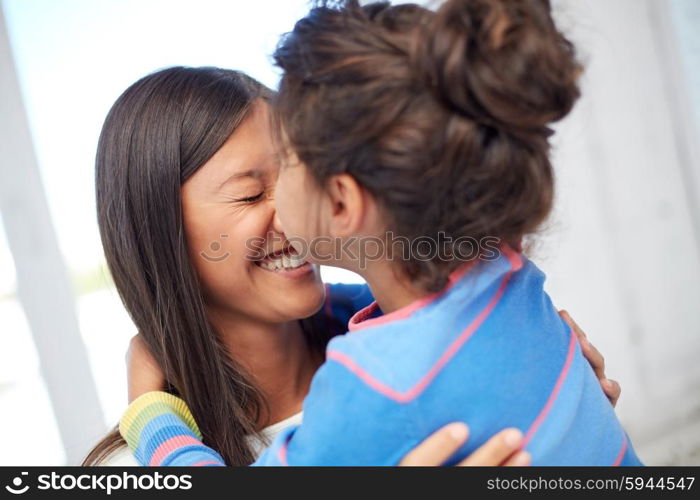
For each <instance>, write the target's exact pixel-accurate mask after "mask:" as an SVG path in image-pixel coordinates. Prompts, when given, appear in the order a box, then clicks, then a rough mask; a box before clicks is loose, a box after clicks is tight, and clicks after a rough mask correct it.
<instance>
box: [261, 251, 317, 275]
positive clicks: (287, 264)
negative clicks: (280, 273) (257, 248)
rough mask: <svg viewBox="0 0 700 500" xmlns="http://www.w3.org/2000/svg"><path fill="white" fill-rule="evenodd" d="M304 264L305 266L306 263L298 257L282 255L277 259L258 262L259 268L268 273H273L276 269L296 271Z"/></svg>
mask: <svg viewBox="0 0 700 500" xmlns="http://www.w3.org/2000/svg"><path fill="white" fill-rule="evenodd" d="M304 264H306V261H305V260H304V259H302V258H301V256H300V255H287V254H283V255H281V256H279V257H275V258H271V259H270V258H268V259H266V260H264V261H262V262H260V267H262V268H263V269H267V270H269V271H275V270H278V269H296V268H297V267H301V266H303V265H304Z"/></svg>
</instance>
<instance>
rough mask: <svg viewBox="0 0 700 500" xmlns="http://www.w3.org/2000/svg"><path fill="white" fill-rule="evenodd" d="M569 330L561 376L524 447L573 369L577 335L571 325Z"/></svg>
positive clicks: (529, 431)
mask: <svg viewBox="0 0 700 500" xmlns="http://www.w3.org/2000/svg"><path fill="white" fill-rule="evenodd" d="M569 331H570V335H569V350H568V352H567V354H566V360H565V361H564V366H563V368H562V369H561V372H559V377H558V378H557V382H556V383H555V384H554V389H552V392H551V394H550V395H549V399H547V403H545V405H544V407H543V408H542V410H541V411H540V414H539V415H537V418H536V419H535V421H534V422H533V423H532V425H531V426H530V429H529V430H528V431H527V434H525V440H524V441H523V444H522V447H523V448H524V447H525V446H526V445H527V444H528V443H529V442H530V440H531V439H532V437H533V436H534V435H535V432H537V429H538V428H539V427H540V425H542V422H544V419H545V418H547V415H548V414H549V412H550V410H551V409H552V406H553V405H554V401H555V400H556V399H557V396H558V395H559V391H560V390H561V387H562V385H564V380H566V376H567V375H568V374H569V370H570V369H571V364H572V362H573V359H574V352H575V351H576V335H575V334H574V331H573V330H572V329H571V327H569Z"/></svg>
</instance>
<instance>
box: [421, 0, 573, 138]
mask: <svg viewBox="0 0 700 500" xmlns="http://www.w3.org/2000/svg"><path fill="white" fill-rule="evenodd" d="M550 10H551V9H550V5H549V1H548V0H447V1H446V2H445V3H444V4H443V5H442V6H441V7H440V8H439V9H438V11H437V14H436V16H435V17H434V18H433V20H432V21H431V22H430V23H429V24H428V25H427V26H426V30H427V33H426V36H425V38H424V39H423V40H424V42H425V43H423V44H422V45H421V47H419V48H418V49H417V51H416V55H417V60H416V63H417V65H418V67H419V71H420V72H421V74H422V76H423V77H424V78H425V80H426V83H427V84H428V85H430V86H432V87H434V88H435V91H436V92H437V95H438V97H439V99H440V100H441V101H442V102H443V103H444V104H446V105H447V106H448V107H450V108H452V109H454V110H455V111H457V112H458V113H460V114H463V115H466V116H467V117H469V118H472V119H473V120H475V121H477V122H482V123H484V124H486V125H490V126H493V127H496V128H505V129H508V128H511V129H526V130H528V129H530V130H531V129H539V128H543V127H546V126H547V124H549V123H552V122H555V121H557V120H560V119H561V118H563V117H564V116H566V115H567V113H569V111H570V110H571V108H572V107H573V105H574V103H575V101H576V99H577V98H578V97H579V88H578V84H577V80H578V76H579V74H580V73H581V66H580V65H579V63H578V61H577V60H576V55H575V50H574V47H573V45H572V44H571V42H569V40H567V39H566V38H565V37H564V35H562V33H560V32H559V31H558V30H557V28H556V26H555V25H554V22H553V20H552V17H551V13H550Z"/></svg>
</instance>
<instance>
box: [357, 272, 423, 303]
mask: <svg viewBox="0 0 700 500" xmlns="http://www.w3.org/2000/svg"><path fill="white" fill-rule="evenodd" d="M361 275H362V277H363V278H364V279H365V280H366V281H367V284H368V285H369V287H370V289H371V290H372V295H373V296H374V299H375V300H376V301H377V304H378V305H379V308H380V309H381V310H382V312H383V313H384V314H388V313H391V312H394V311H396V310H397V309H401V308H402V307H405V306H407V305H409V304H411V303H412V302H415V301H416V300H418V299H420V298H422V297H424V296H425V295H427V293H428V292H426V291H425V290H424V289H423V288H422V287H419V286H417V285H415V284H413V283H411V280H410V279H409V278H408V277H407V276H406V275H405V274H404V273H403V272H402V271H401V269H400V268H399V267H398V266H397V265H395V263H392V262H389V261H374V262H372V263H371V265H368V266H367V269H366V270H363V271H362V272H361Z"/></svg>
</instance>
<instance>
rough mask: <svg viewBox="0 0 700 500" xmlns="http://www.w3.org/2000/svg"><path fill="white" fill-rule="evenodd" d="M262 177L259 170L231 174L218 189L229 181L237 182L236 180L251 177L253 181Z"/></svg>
mask: <svg viewBox="0 0 700 500" xmlns="http://www.w3.org/2000/svg"><path fill="white" fill-rule="evenodd" d="M261 176H262V172H260V170H256V169H253V170H246V171H245V172H236V173H235V174H231V175H230V176H229V177H228V178H227V179H226V180H225V181H224V182H222V183H221V185H220V186H219V189H221V188H222V187H224V186H225V185H226V184H228V183H229V182H230V181H233V180H237V179H243V178H247V177H252V178H253V179H258V178H260V177H261Z"/></svg>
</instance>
